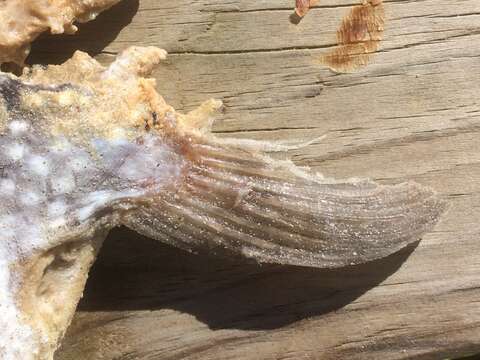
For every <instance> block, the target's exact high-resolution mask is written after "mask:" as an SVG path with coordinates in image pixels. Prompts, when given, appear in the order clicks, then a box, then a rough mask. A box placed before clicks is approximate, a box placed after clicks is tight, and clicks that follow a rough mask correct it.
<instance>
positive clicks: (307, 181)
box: [125, 137, 445, 268]
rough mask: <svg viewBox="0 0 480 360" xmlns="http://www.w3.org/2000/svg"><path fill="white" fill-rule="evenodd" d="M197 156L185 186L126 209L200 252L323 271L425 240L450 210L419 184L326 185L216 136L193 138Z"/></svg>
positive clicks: (131, 220) (137, 226) (138, 221)
mask: <svg viewBox="0 0 480 360" xmlns="http://www.w3.org/2000/svg"><path fill="white" fill-rule="evenodd" d="M191 153H192V158H193V160H192V164H191V167H190V169H189V170H188V172H187V175H186V178H185V180H184V182H183V183H182V186H181V187H180V188H179V189H176V190H175V191H170V192H166V193H164V194H161V195H159V197H158V199H156V201H154V202H153V204H148V205H145V206H143V207H141V208H140V209H138V211H136V212H134V213H132V214H130V215H128V216H127V217H126V219H125V225H127V226H128V227H130V228H132V229H134V230H136V231H137V232H140V233H142V234H144V235H146V236H149V237H152V238H156V239H158V240H161V241H163V242H166V243H169V244H172V245H174V246H177V247H180V248H183V249H186V250H189V251H193V252H198V251H200V250H203V251H204V250H205V249H207V251H209V252H211V253H216V252H218V251H219V250H228V251H233V252H235V253H239V254H241V255H243V256H246V257H248V258H253V259H255V260H257V261H258V262H263V263H281V264H290V265H300V266H311V267H320V268H324V267H340V266H345V265H353V264H359V263H364V262H367V261H371V260H375V259H378V258H382V257H385V256H388V255H390V254H392V253H394V252H396V251H398V250H400V249H401V248H403V247H405V246H407V245H408V244H410V243H412V242H416V241H418V240H419V239H420V237H421V236H422V235H423V234H424V233H425V232H426V231H428V230H429V229H431V228H432V227H433V225H434V224H435V223H436V222H437V220H438V218H439V216H440V215H441V213H442V212H443V211H444V208H445V204H444V202H443V201H442V200H440V199H439V198H438V196H437V195H436V194H435V193H434V192H433V191H432V190H430V189H428V188H425V187H423V186H421V185H418V184H416V183H413V182H409V183H403V184H400V185H394V186H383V185H378V184H376V183H373V182H369V181H352V182H328V181H325V180H324V179H322V178H321V177H319V176H316V175H313V174H309V173H307V172H304V171H303V170H301V169H299V168H297V167H295V166H294V165H293V164H290V163H287V162H278V161H274V160H272V159H271V158H269V157H267V156H265V155H263V154H261V153H257V152H255V151H253V150H252V149H251V147H249V148H240V147H239V146H237V145H226V142H225V141H222V142H221V141H217V140H215V139H214V138H211V137H200V138H197V139H194V141H193V142H192V145H191Z"/></svg>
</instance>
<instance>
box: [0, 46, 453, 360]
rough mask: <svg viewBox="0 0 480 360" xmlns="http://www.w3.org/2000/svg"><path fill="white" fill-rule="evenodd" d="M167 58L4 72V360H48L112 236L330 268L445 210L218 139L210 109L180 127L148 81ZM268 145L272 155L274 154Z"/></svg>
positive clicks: (145, 52) (423, 196)
mask: <svg viewBox="0 0 480 360" xmlns="http://www.w3.org/2000/svg"><path fill="white" fill-rule="evenodd" d="M165 55H166V53H165V52H164V51H163V50H159V49H157V48H152V47H149V48H137V47H133V48H130V49H128V50H126V51H125V52H123V53H122V54H121V55H119V56H118V58H117V59H116V61H114V62H113V63H112V64H111V65H110V66H109V67H108V68H104V67H103V66H101V65H100V64H99V63H97V62H96V61H95V60H93V59H92V58H90V57H89V56H88V55H87V54H85V53H82V52H77V53H76V54H75V55H74V57H73V58H72V59H71V60H69V61H67V62H66V63H65V64H63V65H60V66H49V67H33V68H31V69H26V70H25V71H24V74H23V75H22V76H21V77H15V76H14V75H10V74H6V73H0V129H1V136H0V147H1V152H0V166H1V167H0V170H1V171H0V175H1V177H0V196H1V202H0V206H1V207H2V209H1V210H2V211H1V215H0V235H1V237H2V239H1V241H0V358H1V359H3V360H14V359H15V360H16V359H23V360H31V359H42V360H43V359H52V358H53V354H54V352H55V350H56V349H57V347H58V346H59V342H60V340H61V338H62V337H63V335H64V333H65V330H66V328H67V327H68V325H69V323H70V321H71V319H72V316H73V314H74V312H75V307H76V305H77V303H78V300H79V299H80V297H81V296H82V292H83V288H84V284H85V281H86V279H87V273H88V270H89V268H90V266H91V264H92V262H93V261H94V259H95V256H96V254H97V252H98V250H99V248H100V246H101V243H102V241H103V240H104V238H105V236H106V234H107V233H108V231H109V230H110V229H112V228H113V227H116V226H119V225H125V226H127V227H129V228H131V229H133V230H135V231H137V232H139V233H141V234H144V235H146V236H149V237H151V238H153V239H157V240H160V241H163V242H166V243H168V244H171V245H174V246H177V247H180V248H183V249H185V250H188V251H192V252H202V251H204V252H210V253H218V252H222V253H224V252H226V253H229V252H230V253H237V254H241V255H243V256H245V257H248V258H252V259H255V260H256V261H258V262H265V263H280V264H289V265H300V266H311V267H319V268H334V267H341V266H346V265H351V264H359V263H364V262H367V261H371V260H375V259H378V258H382V257H385V256H387V255H389V254H392V253H394V252H396V251H398V250H400V249H401V248H403V247H405V246H407V245H408V244H410V243H412V242H415V241H417V240H418V239H420V237H421V236H422V235H423V234H424V233H425V232H426V231H428V230H429V229H431V228H432V226H433V225H434V224H435V223H436V222H437V220H438V218H439V216H440V214H441V213H442V212H443V210H444V203H443V202H442V201H441V200H439V198H438V196H437V195H436V194H435V193H434V192H433V191H432V190H430V189H427V188H425V187H422V186H420V185H418V184H416V183H413V182H409V183H404V184H400V185H395V186H380V185H377V184H375V183H373V182H369V181H359V182H354V181H353V182H342V181H339V182H333V181H326V180H325V179H323V178H321V177H320V176H317V175H314V174H310V173H307V172H305V171H303V170H300V169H298V168H296V167H295V166H294V165H292V164H291V163H288V162H280V161H274V160H272V159H271V158H270V157H268V156H267V155H265V154H264V153H263V152H262V149H265V148H268V147H269V145H268V144H267V143H257V142H253V141H252V142H245V141H243V142H242V141H235V140H228V139H222V140H220V139H217V138H216V137H215V136H214V135H213V134H211V133H210V125H211V116H212V112H214V111H215V110H216V109H218V108H219V107H220V106H221V103H220V102H219V101H215V100H210V101H207V102H206V103H205V104H203V105H202V106H201V107H200V108H199V109H197V110H195V111H193V112H191V113H189V114H187V115H183V114H180V113H178V112H176V111H175V110H174V109H173V108H172V107H171V106H169V105H167V104H166V103H165V101H164V100H163V98H162V97H161V96H160V95H158V94H157V93H156V91H155V80H153V79H147V78H144V76H147V75H148V74H149V73H150V72H151V71H152V69H153V67H154V65H156V64H157V63H158V62H159V61H160V60H161V59H163V58H164V57H165ZM271 147H274V146H273V145H272V146H271Z"/></svg>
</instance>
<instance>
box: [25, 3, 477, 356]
mask: <svg viewBox="0 0 480 360" xmlns="http://www.w3.org/2000/svg"><path fill="white" fill-rule="evenodd" d="M354 3H355V1H352V0H323V1H321V2H320V3H319V5H318V6H316V7H315V8H314V9H313V10H312V11H311V12H310V13H309V14H308V15H307V17H306V18H305V19H304V20H303V21H301V22H300V23H299V24H298V25H294V24H292V23H290V21H289V16H290V14H291V12H292V11H291V9H292V6H293V0H261V1H259V0H242V1H240V0H238V1H237V0H197V1H187V0H176V1H167V0H141V1H140V3H138V2H136V1H135V0H124V2H123V3H121V4H120V5H118V6H116V7H115V8H114V9H112V10H111V11H109V12H106V13H104V14H102V15H101V16H100V17H99V19H98V20H97V21H94V22H92V23H90V24H86V25H84V26H83V27H82V30H81V32H80V34H78V36H76V37H75V38H70V37H68V38H67V37H61V38H55V39H52V38H44V39H42V40H40V41H39V42H37V43H36V44H35V46H34V51H33V56H32V57H31V61H33V62H45V63H46V62H59V61H62V60H64V59H66V58H67V57H68V56H69V55H71V53H72V52H73V51H74V49H83V50H87V51H89V52H90V53H93V54H97V55H98V58H99V59H100V60H101V61H104V62H108V61H110V60H111V58H112V54H114V53H116V52H118V51H119V50H121V49H123V48H125V47H127V46H129V45H134V44H135V45H156V46H160V47H163V48H165V49H166V50H168V51H169V52H170V53H171V55H170V57H169V59H168V61H166V62H165V63H164V64H163V65H162V66H161V67H160V68H159V69H158V71H156V72H155V76H156V77H157V78H158V88H159V91H160V92H161V93H162V94H163V95H164V96H165V98H166V99H167V100H168V101H169V102H170V103H171V104H173V105H174V106H175V107H177V108H178V109H181V110H190V109H192V108H194V107H195V106H197V105H198V104H199V103H200V102H201V101H203V100H205V99H207V98H209V97H217V98H220V99H222V100H224V101H225V104H226V109H227V111H226V113H225V115H224V117H223V118H222V119H221V120H220V121H219V122H218V123H217V125H216V126H215V131H217V132H219V133H220V134H222V136H235V137H246V138H255V139H275V140H288V141H294V140H300V141H305V140H309V139H313V138H315V137H318V136H320V135H322V134H326V135H327V136H326V138H325V139H324V140H322V141H321V142H318V143H315V144H313V145H311V146H309V147H307V148H303V149H301V150H296V151H292V152H291V154H290V155H291V156H292V158H293V160H294V161H295V162H297V163H298V164H301V165H309V166H311V167H312V168H314V169H315V170H318V171H321V172H322V173H323V174H325V175H327V176H334V177H337V178H345V177H351V176H360V177H371V178H374V179H376V180H378V181H380V182H386V183H391V182H399V181H404V180H407V179H412V180H416V181H418V182H421V183H423V184H426V185H429V186H432V187H433V188H435V189H436V190H438V191H439V192H440V193H441V194H442V196H444V197H445V199H447V200H448V202H449V204H450V206H449V207H450V209H449V212H448V213H447V214H446V215H445V216H444V217H443V219H442V221H441V222H440V223H439V224H438V226H437V227H436V229H435V231H433V232H432V233H429V234H428V235H426V236H425V237H424V239H423V240H422V241H421V242H420V243H419V245H418V246H417V247H416V248H415V247H413V248H411V249H407V250H406V251H403V252H401V253H400V254H396V255H394V256H392V257H390V258H388V259H384V260H382V261H379V262H376V263H372V264H367V265H364V266H358V267H351V268H347V269H342V270H336V271H318V270H312V269H301V268H286V267H278V266H258V265H255V264H249V263H246V262H244V261H242V260H239V259H215V258H203V257H196V256H194V255H189V254H185V253H183V252H181V251H179V250H176V249H172V248H169V247H168V246H165V245H162V244H160V243H156V242H153V241H151V240H148V239H145V238H141V237H139V236H136V235H135V234H132V233H129V232H128V231H126V230H119V231H115V232H113V233H112V234H111V236H110V238H109V239H108V241H107V243H106V245H105V248H104V249H103V251H102V254H101V256H100V259H99V260H98V262H97V264H96V266H95V268H94V270H93V272H92V276H91V278H90V280H89V283H88V287H87V291H86V296H85V298H84V300H83V301H82V303H81V305H80V309H79V311H78V313H77V315H76V317H75V320H74V322H73V325H72V327H71V328H70V330H69V332H68V335H67V337H66V339H65V341H64V345H63V347H62V349H61V351H60V352H59V353H58V356H57V359H58V360H67V359H122V360H123V359H125V360H126V359H142V360H143V359H342V358H348V359H400V358H420V359H439V358H447V357H458V356H463V355H468V354H472V353H475V352H480V271H479V270H480V239H479V234H480V224H479V214H480V193H479V191H480V134H479V132H480V100H479V97H480V2H479V1H478V0H417V1H408V0H391V1H386V2H385V12H386V30H385V33H384V40H383V42H382V44H381V46H380V50H379V52H378V53H377V54H376V56H374V57H373V59H372V63H371V64H370V65H368V66H367V67H366V68H364V69H362V70H360V71H358V72H355V73H353V74H335V73H333V72H331V71H330V70H329V69H327V68H326V67H323V66H322V65H320V64H319V63H318V59H319V57H320V56H321V55H322V54H323V53H324V52H325V51H328V50H329V49H330V48H331V47H332V46H333V45H334V44H335V31H336V29H337V27H338V25H339V24H340V21H341V18H342V17H343V16H344V15H345V14H346V13H347V12H348V11H349V8H350V6H351V5H353V4H354Z"/></svg>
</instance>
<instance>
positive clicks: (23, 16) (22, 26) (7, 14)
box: [0, 0, 120, 65]
mask: <svg viewBox="0 0 480 360" xmlns="http://www.w3.org/2000/svg"><path fill="white" fill-rule="evenodd" d="M119 1H120V0H48V1H45V0H4V1H2V2H0V64H2V63H6V62H13V63H17V64H18V65H23V63H24V61H25V59H26V58H27V56H28V54H29V52H30V43H31V42H32V41H34V40H35V39H36V38H37V37H38V36H39V35H40V34H41V33H42V32H45V31H50V33H52V34H62V33H67V34H73V33H75V32H76V31H77V26H76V25H74V23H75V22H76V21H79V22H87V21H90V20H93V19H95V17H96V16H97V15H98V14H99V13H100V12H102V11H104V10H106V9H108V8H110V7H111V6H113V5H114V4H116V3H117V2H119Z"/></svg>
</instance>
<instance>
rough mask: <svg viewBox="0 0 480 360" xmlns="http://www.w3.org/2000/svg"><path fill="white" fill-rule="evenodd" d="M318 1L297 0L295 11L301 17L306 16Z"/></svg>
mask: <svg viewBox="0 0 480 360" xmlns="http://www.w3.org/2000/svg"><path fill="white" fill-rule="evenodd" d="M318 1H319V0H296V3H295V13H296V14H297V15H298V16H300V17H304V16H305V15H306V14H307V12H308V10H309V9H310V7H311V6H313V5H315V4H316V3H318Z"/></svg>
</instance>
